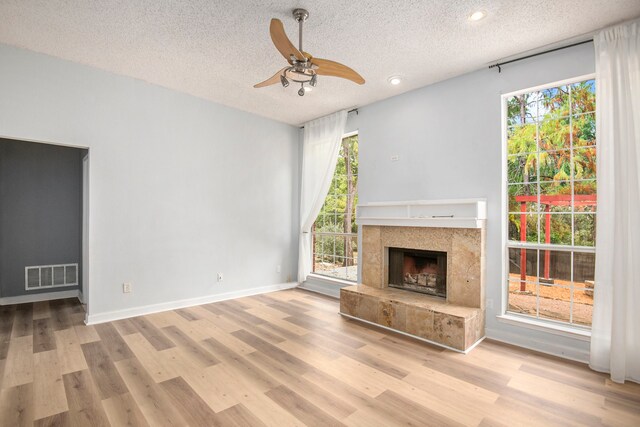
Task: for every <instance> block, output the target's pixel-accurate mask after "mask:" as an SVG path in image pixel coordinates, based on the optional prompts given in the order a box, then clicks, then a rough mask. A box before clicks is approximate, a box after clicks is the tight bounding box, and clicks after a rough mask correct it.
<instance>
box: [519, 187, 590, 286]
mask: <svg viewBox="0 0 640 427" xmlns="http://www.w3.org/2000/svg"><path fill="white" fill-rule="evenodd" d="M515 200H516V202H520V241H521V242H526V241H527V202H536V203H537V202H538V196H516V197H515ZM571 201H572V199H571V194H554V195H540V204H541V205H544V224H545V227H544V242H545V243H551V206H571ZM596 201H597V196H596V195H595V194H576V195H574V196H573V206H576V207H577V206H595V205H596ZM550 265H551V251H550V250H548V249H547V250H545V251H544V278H545V279H549V278H550V277H549V267H550ZM526 279H527V250H526V249H524V248H523V249H520V291H525V290H526V289H527V288H526V283H525V282H526Z"/></svg>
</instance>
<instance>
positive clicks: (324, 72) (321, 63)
mask: <svg viewBox="0 0 640 427" xmlns="http://www.w3.org/2000/svg"><path fill="white" fill-rule="evenodd" d="M311 63H312V64H313V65H316V66H317V67H318V69H316V73H317V74H318V75H321V76H334V77H341V78H343V79H347V80H351V81H352V82H354V83H358V84H359V85H361V84H364V79H363V78H362V76H361V75H360V74H358V73H357V72H356V71H354V70H353V69H351V68H349V67H347V66H346V65H342V64H340V63H339V62H335V61H330V60H328V59H321V58H313V59H312V60H311Z"/></svg>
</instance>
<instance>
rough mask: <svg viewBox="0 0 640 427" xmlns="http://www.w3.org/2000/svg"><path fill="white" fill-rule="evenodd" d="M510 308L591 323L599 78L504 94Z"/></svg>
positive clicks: (547, 318) (521, 312)
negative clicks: (596, 115) (596, 81)
mask: <svg viewBox="0 0 640 427" xmlns="http://www.w3.org/2000/svg"><path fill="white" fill-rule="evenodd" d="M503 102H505V103H506V105H505V107H506V108H505V112H506V118H505V124H506V129H505V130H504V131H505V132H506V134H505V135H506V153H505V156H506V163H507V164H506V177H507V183H506V188H507V194H506V198H507V203H506V205H507V206H508V208H507V212H505V215H506V216H507V221H506V222H507V227H508V230H507V236H508V240H507V243H506V245H507V254H508V260H507V262H508V267H507V269H506V271H507V277H506V278H505V280H506V283H507V287H508V292H507V296H508V304H507V311H508V312H510V313H516V314H519V315H526V316H532V317H535V318H538V319H546V320H551V321H556V322H563V323H569V324H572V325H576V326H583V327H588V326H590V325H591V314H592V308H593V287H594V270H595V244H596V202H597V196H596V138H595V123H596V122H595V104H596V99H595V81H594V80H593V79H590V80H584V79H581V80H579V81H572V82H569V83H565V84H556V85H552V86H548V87H545V88H543V89H539V90H531V91H527V92H520V93H518V94H515V95H506V96H504V97H503Z"/></svg>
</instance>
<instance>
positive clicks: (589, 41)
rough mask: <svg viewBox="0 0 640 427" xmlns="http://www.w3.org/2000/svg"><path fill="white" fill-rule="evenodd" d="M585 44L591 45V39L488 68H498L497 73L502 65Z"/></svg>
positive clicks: (500, 70)
mask: <svg viewBox="0 0 640 427" xmlns="http://www.w3.org/2000/svg"><path fill="white" fill-rule="evenodd" d="M587 43H593V39H589V40H584V41H581V42H578V43H572V44H569V45H566V46H561V47H556V48H554V49H549V50H545V51H543V52H538V53H533V54H531V55H527V56H523V57H522V58H516V59H512V60H510V61H505V62H496V63H495V64H493V65H489V68H496V67H497V68H498V73H501V72H502V68H501V67H502V66H503V65H507V64H511V63H512V62H518V61H522V60H523V59H529V58H533V57H534V56H539V55H544V54H546V53H551V52H555V51H557V50H562V49H568V48H570V47H574V46H580V45H581V44H587Z"/></svg>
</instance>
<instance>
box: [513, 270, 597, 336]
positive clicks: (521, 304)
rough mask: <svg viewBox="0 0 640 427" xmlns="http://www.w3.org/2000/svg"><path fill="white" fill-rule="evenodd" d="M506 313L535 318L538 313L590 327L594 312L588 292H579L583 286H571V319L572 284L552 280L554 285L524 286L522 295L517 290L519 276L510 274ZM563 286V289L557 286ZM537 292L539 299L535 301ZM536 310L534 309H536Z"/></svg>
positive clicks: (542, 315) (545, 316)
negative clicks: (510, 312)
mask: <svg viewBox="0 0 640 427" xmlns="http://www.w3.org/2000/svg"><path fill="white" fill-rule="evenodd" d="M509 279H510V280H509V311H512V312H516V313H523V314H530V315H532V316H535V315H536V314H537V313H536V311H537V310H539V316H540V317H541V318H546V319H552V320H559V321H563V322H569V321H570V320H572V321H573V323H577V324H580V325H591V315H592V312H593V296H591V295H589V293H588V292H589V290H587V289H579V288H581V287H584V286H586V285H585V284H584V283H574V286H575V287H576V288H577V289H573V319H571V318H570V316H571V282H570V281H566V280H555V283H554V284H555V285H557V286H550V285H544V284H538V285H536V284H535V283H527V284H526V290H525V292H521V291H520V275H519V274H511V275H510V277H509ZM527 280H531V281H535V280H536V278H535V277H531V276H527ZM559 286H566V287H559ZM536 293H538V294H539V296H540V298H539V300H538V301H537V298H536ZM536 309H537V310H536Z"/></svg>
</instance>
